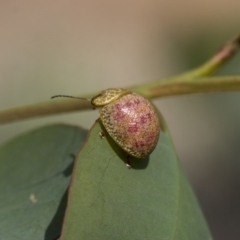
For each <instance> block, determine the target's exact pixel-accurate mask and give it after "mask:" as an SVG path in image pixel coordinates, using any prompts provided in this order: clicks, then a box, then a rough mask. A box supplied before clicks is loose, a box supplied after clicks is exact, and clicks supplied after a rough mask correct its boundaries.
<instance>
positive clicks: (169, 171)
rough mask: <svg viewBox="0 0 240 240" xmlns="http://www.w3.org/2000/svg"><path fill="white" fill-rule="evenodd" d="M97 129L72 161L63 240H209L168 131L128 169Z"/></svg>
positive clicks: (97, 127) (108, 140)
mask: <svg viewBox="0 0 240 240" xmlns="http://www.w3.org/2000/svg"><path fill="white" fill-rule="evenodd" d="M100 131H102V128H101V126H100V124H99V123H96V124H95V125H94V127H93V128H92V130H91V132H90V135H89V136H88V140H87V142H86V144H85V145H84V147H83V149H82V150H81V152H80V154H79V156H78V159H77V161H76V163H75V167H74V172H73V179H72V182H71V187H70V193H69V200H68V208H67V212H66V215H65V220H64V226H63V232H62V237H61V240H80V239H83V240H85V239H87V240H99V239H102V240H154V239H159V240H210V239H211V235H210V233H209V230H208V227H207V225H206V222H205V220H204V217H203V215H202V212H201V210H200V208H199V205H198V203H197V201H196V199H195V196H194V194H193V192H192V190H191V187H190V185H189V183H188V181H187V179H186V177H185V174H184V172H183V170H182V168H181V166H180V164H179V161H178V159H177V157H176V154H175V151H174V148H173V145H172V142H171V138H170V136H169V134H168V133H167V132H162V133H161V136H160V140H159V143H158V146H157V148H156V149H155V151H154V152H153V153H152V154H151V155H150V157H149V158H147V159H144V160H138V159H133V158H131V161H130V162H131V166H132V169H128V168H127V167H126V165H125V159H126V154H125V153H124V152H122V150H121V149H120V148H119V147H118V146H117V145H116V144H115V143H114V142H113V141H112V140H111V139H110V137H109V136H107V138H106V139H101V138H100V137H99V136H98V134H99V132H100Z"/></svg>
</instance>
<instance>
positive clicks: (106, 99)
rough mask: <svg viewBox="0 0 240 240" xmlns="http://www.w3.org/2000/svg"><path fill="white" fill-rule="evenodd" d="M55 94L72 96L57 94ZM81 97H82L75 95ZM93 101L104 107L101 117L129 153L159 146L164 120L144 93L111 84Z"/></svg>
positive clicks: (136, 154) (146, 151)
mask: <svg viewBox="0 0 240 240" xmlns="http://www.w3.org/2000/svg"><path fill="white" fill-rule="evenodd" d="M55 97H72V96H66V95H56V96H53V97H52V98H55ZM72 98H78V97H72ZM79 99H84V100H88V101H91V104H92V105H93V107H102V108H101V109H100V111H99V114H100V121H101V122H102V124H103V126H104V127H105V129H106V131H107V133H108V134H109V135H110V136H111V137H112V139H113V140H114V141H115V142H116V143H117V144H118V145H119V146H120V147H121V148H122V149H123V150H124V151H125V152H127V153H128V154H129V155H131V156H133V157H136V158H145V157H147V156H148V155H149V154H150V153H151V152H152V151H153V150H154V148H155V147H156V145H157V142H158V139H159V134H160V124H159V119H158V115H157V113H156V111H155V109H154V107H153V106H152V104H151V103H150V102H149V101H148V100H147V99H145V98H144V97H142V96H140V95H138V94H136V93H133V92H131V91H128V90H124V89H121V88H109V89H107V90H104V91H102V92H100V93H99V94H98V95H97V96H95V97H93V98H92V99H86V98H79Z"/></svg>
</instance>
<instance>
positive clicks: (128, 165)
mask: <svg viewBox="0 0 240 240" xmlns="http://www.w3.org/2000/svg"><path fill="white" fill-rule="evenodd" d="M129 157H130V156H129V155H127V156H126V159H127V160H126V166H127V168H128V169H131V168H132V167H131V164H130V159H129Z"/></svg>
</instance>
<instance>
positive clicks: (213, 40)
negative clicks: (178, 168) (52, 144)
mask: <svg viewBox="0 0 240 240" xmlns="http://www.w3.org/2000/svg"><path fill="white" fill-rule="evenodd" d="M239 9H240V1H238V0H229V1H223V0H222V1H219V0H212V1H209V0H202V1H191V0H182V1H179V2H177V1H171V0H170V1H166V0H162V1H159V0H158V1H157V0H143V1H139V0H138V1H137V0H122V1H110V0H95V1H87V0H82V1H80V0H79V1H77V0H68V1H67V0H65V1H64V0H58V1H49V0H48V1H46V0H41V1H40V0H35V1H30V0H20V1H11V0H10V1H9V0H8V1H6V0H1V1H0V96H1V101H0V109H5V108H10V107H15V106H18V105H25V104H31V103H35V102H39V101H45V100H48V99H49V98H50V97H51V96H52V95H55V94H69V95H81V94H86V93H90V92H95V91H99V90H102V89H105V88H109V87H127V86H130V85H135V84H140V83H145V82H147V81H151V80H156V79H161V78H166V77H170V76H172V75H175V74H178V73H181V72H183V71H187V70H189V69H191V68H193V67H196V66H198V65H200V64H201V63H203V62H204V61H206V60H207V59H208V58H209V57H210V56H211V55H212V54H213V53H215V51H216V50H217V49H219V47H220V46H221V45H222V44H223V43H225V42H226V41H228V40H229V39H231V38H232V37H233V36H234V35H236V34H237V33H239V32H240V25H239V22H240V15H239ZM239 66H240V53H239V55H237V56H236V57H235V58H234V59H233V60H232V61H231V62H229V63H228V64H226V65H225V66H224V68H222V69H221V70H220V71H218V72H217V74H218V75H221V74H228V75H232V74H239V73H240V67H239ZM239 102H240V93H222V94H209V95H191V96H181V97H172V98H165V99H159V100H155V104H156V105H157V106H158V108H159V109H160V110H161V111H162V114H163V115H164V117H165V119H166V121H167V123H168V125H169V128H170V131H171V133H172V136H173V140H174V144H175V147H176V150H177V154H178V156H179V159H180V161H181V162H182V164H183V166H184V168H185V170H186V174H187V175H188V178H189V180H190V182H191V184H192V186H193V188H194V191H195V193H196V195H197V198H198V200H199V202H200V205H201V207H202V209H203V212H204V215H205V217H206V219H207V222H208V224H209V226H210V229H211V232H212V234H213V237H214V239H218V240H226V239H231V240H238V239H240V228H239V226H240V188H239V186H240V174H239V173H240V148H239V143H240V124H239V122H240V107H239ZM97 116H98V113H97V111H89V112H81V113H72V114H64V115H59V116H54V117H44V118H41V119H33V120H27V121H22V122H18V123H13V124H9V125H2V126H0V143H3V142H5V141H7V140H9V139H11V138H12V137H14V136H16V135H18V134H20V133H23V132H25V131H26V130H30V129H33V128H36V127H38V126H42V125H46V124H49V123H56V122H66V123H70V124H78V125H81V126H83V127H85V128H89V127H90V126H91V125H92V124H93V122H94V121H95V119H96V118H97Z"/></svg>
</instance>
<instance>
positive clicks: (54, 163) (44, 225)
mask: <svg viewBox="0 0 240 240" xmlns="http://www.w3.org/2000/svg"><path fill="white" fill-rule="evenodd" d="M86 134H87V132H86V130H83V129H81V128H78V127H72V126H67V125H53V126H48V127H43V128H40V129H38V130H35V131H32V132H30V133H27V134H25V135H22V136H20V137H18V138H16V139H14V140H13V141H11V142H9V143H7V144H4V145H3V146H1V147H0V192H1V194H0V239H2V240H33V239H34V240H38V239H39V240H43V239H44V240H53V239H55V238H56V236H58V235H59V234H60V231H61V227H62V220H63V216H64V212H65V208H66V199H67V198H66V197H67V188H68V185H69V181H70V175H71V173H72V166H73V161H74V159H75V156H76V154H77V152H78V151H79V149H80V147H81V145H82V144H83V142H84V140H85V139H86Z"/></svg>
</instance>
